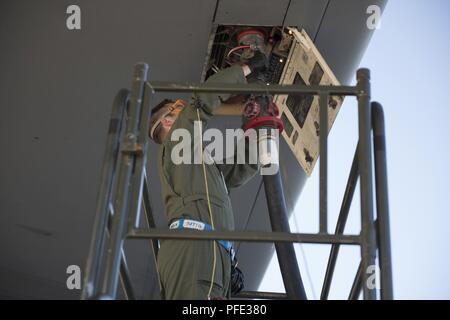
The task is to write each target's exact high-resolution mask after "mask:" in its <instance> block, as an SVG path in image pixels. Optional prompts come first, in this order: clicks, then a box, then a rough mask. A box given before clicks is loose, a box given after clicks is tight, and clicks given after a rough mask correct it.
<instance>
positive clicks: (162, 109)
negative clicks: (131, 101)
mask: <svg viewBox="0 0 450 320" xmlns="http://www.w3.org/2000/svg"><path fill="white" fill-rule="evenodd" d="M185 106H186V102H185V101H184V100H181V99H179V100H176V101H173V100H170V99H164V100H163V101H161V102H160V103H159V104H158V105H156V106H155V107H154V108H153V109H152V114H151V118H150V131H149V136H150V138H152V139H153V141H155V142H156V143H158V144H161V143H162V142H163V141H164V139H165V138H166V136H167V134H168V133H169V131H170V128H171V127H172V125H173V123H174V122H175V120H176V119H177V118H178V114H179V113H180V112H181V110H183V108H184V107H185Z"/></svg>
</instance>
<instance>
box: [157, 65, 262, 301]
mask: <svg viewBox="0 0 450 320" xmlns="http://www.w3.org/2000/svg"><path fill="white" fill-rule="evenodd" d="M207 82H208V83H211V82H221V83H246V78H245V76H244V73H243V70H242V67H241V66H239V65H234V66H232V67H229V68H227V69H224V70H222V71H220V72H218V73H216V74H215V75H213V76H211V77H210V78H209V79H208V80H207ZM229 96H230V95H229V94H220V95H218V94H209V93H208V94H201V93H198V94H194V95H193V99H192V100H193V101H192V102H191V103H190V104H189V105H188V106H187V107H185V108H184V109H183V110H182V111H181V112H180V114H179V116H178V118H177V119H176V121H175V122H174V124H173V125H172V128H171V129H170V131H169V134H168V136H167V138H166V139H165V140H164V141H163V142H162V144H161V145H160V146H159V150H158V171H159V175H160V180H161V187H162V195H163V201H164V204H165V213H166V216H167V219H168V222H169V225H170V223H171V222H173V221H175V220H178V219H180V218H185V219H192V220H197V221H201V222H204V223H208V224H210V225H212V223H211V221H210V220H211V219H210V215H209V211H208V202H207V197H206V188H205V181H204V173H203V167H202V164H194V163H193V160H194V158H193V157H194V156H193V153H194V152H195V150H194V121H197V120H198V118H197V111H196V110H197V108H198V110H199V114H200V119H201V121H202V128H203V130H205V129H206V124H207V121H208V120H209V119H210V118H211V116H212V114H213V111H214V109H215V108H216V107H217V106H219V105H220V104H221V100H226V99H228V98H229ZM196 125H197V126H198V123H197V124H196ZM180 128H183V129H186V130H188V131H189V132H190V134H191V137H192V139H191V143H192V144H191V150H192V154H191V160H192V163H191V164H174V163H173V161H172V160H171V152H172V149H173V147H174V146H175V145H176V144H177V143H179V141H171V139H170V137H171V134H172V132H173V131H174V130H176V129H180ZM247 145H248V144H247ZM197 152H198V150H197ZM224 153H225V152H224ZM234 163H235V164H225V162H224V163H223V164H217V163H212V164H206V163H205V167H206V177H207V181H208V190H209V198H210V203H211V211H212V216H213V220H214V227H215V230H218V231H230V230H234V217H233V211H232V207H231V201H230V197H229V194H228V189H229V188H234V187H238V186H240V185H242V184H244V183H246V182H247V181H248V180H249V179H250V178H251V177H253V176H254V175H255V174H256V172H257V171H258V165H257V164H247V163H246V164H236V162H234ZM213 245H215V246H216V267H215V277H214V282H213V289H212V293H211V297H212V298H214V297H229V294H230V292H229V286H230V276H231V260H230V255H229V253H228V251H227V250H226V249H225V248H224V247H223V246H222V245H220V244H219V243H217V242H215V241H201V240H200V241H199V240H162V241H161V242H160V249H159V253H158V259H157V264H158V271H159V275H160V280H161V284H162V287H163V298H165V299H206V298H207V297H208V291H209V288H210V283H211V276H212V268H213V253H214V252H213Z"/></svg>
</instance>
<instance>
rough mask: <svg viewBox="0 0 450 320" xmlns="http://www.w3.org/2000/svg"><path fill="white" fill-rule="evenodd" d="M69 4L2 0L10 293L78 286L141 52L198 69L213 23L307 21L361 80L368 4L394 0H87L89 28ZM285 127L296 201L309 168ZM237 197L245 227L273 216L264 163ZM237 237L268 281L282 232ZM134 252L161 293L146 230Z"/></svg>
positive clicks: (159, 73)
mask: <svg viewBox="0 0 450 320" xmlns="http://www.w3.org/2000/svg"><path fill="white" fill-rule="evenodd" d="M70 4H71V3H69V2H67V1H49V0H40V1H31V0H30V1H13V0H9V1H2V2H1V3H0V16H1V19H0V25H1V27H0V40H1V45H2V49H1V50H0V64H1V65H0V70H1V72H0V105H1V108H0V112H1V116H0V119H1V125H0V130H1V134H0V140H1V146H2V157H1V158H0V168H1V179H0V197H1V200H0V234H1V240H2V241H1V242H0V253H1V258H0V283H1V285H0V298H6V299H8V298H18V299H22V298H25V299H52V298H53V299H55V298H61V299H77V298H79V296H80V291H79V290H69V289H68V288H67V286H66V279H67V276H68V275H67V273H66V269H67V267H68V266H69V265H79V266H80V267H81V268H82V269H83V268H84V266H85V262H86V258H87V254H88V248H89V243H90V240H91V233H92V226H93V220H94V213H95V205H96V196H97V191H98V187H99V178H100V169H101V165H102V160H103V152H104V147H105V139H106V132H107V128H108V124H109V117H110V111H111V104H112V101H113V98H114V96H115V94H116V92H117V91H118V90H119V89H120V88H123V87H125V88H129V87H130V82H131V75H132V68H133V65H134V64H135V63H136V62H138V61H144V62H147V63H148V64H149V67H150V71H149V78H150V81H152V80H161V81H192V82H196V81H200V79H201V76H202V70H203V67H204V62H205V57H206V55H207V48H208V41H209V38H210V33H211V30H213V27H214V26H215V25H255V26H259V25H260V26H296V27H298V28H299V29H300V28H303V29H304V30H305V31H306V32H307V33H308V34H309V36H310V37H311V39H312V40H313V41H314V43H315V45H316V47H317V48H318V49H319V51H320V52H321V54H322V56H323V57H324V59H325V60H326V62H327V63H328V65H329V66H330V67H331V69H332V70H333V72H334V74H335V75H336V77H337V78H338V80H339V81H340V82H341V83H343V84H350V82H351V81H352V79H353V78H354V74H355V71H356V68H357V67H358V65H359V62H360V60H361V58H362V56H363V54H364V52H365V49H366V48H367V45H368V43H369V41H370V38H371V36H372V33H373V30H370V29H369V28H367V25H366V20H367V18H368V14H367V12H366V10H367V7H368V6H370V5H378V6H379V7H380V8H382V9H384V7H385V5H386V1H385V0H370V1H369V0H276V1H275V0H270V1H269V0H245V1H242V0H192V1H186V0H164V1H162V0H151V1H144V0H140V1H138V0H132V1H119V0H97V1H88V0H79V1H77V5H78V6H79V7H80V8H81V30H68V29H67V27H66V18H67V13H66V9H67V6H69V5H70ZM165 97H184V98H186V97H188V96H187V95H170V94H164V95H163V94H157V95H156V96H155V98H154V100H153V104H155V103H157V102H159V101H160V100H161V99H162V98H165ZM211 126H217V127H219V128H225V127H229V128H232V127H239V126H240V118H239V117H216V118H215V119H214V120H213V121H212V123H211ZM331 132H332V131H331ZM280 141H281V144H280V145H281V147H280V149H281V154H280V159H281V160H280V161H281V173H282V178H283V183H284V190H285V196H286V201H287V207H288V210H289V211H292V209H293V207H294V205H295V203H296V200H297V199H298V197H299V195H300V193H301V191H302V188H303V186H304V184H305V182H306V179H307V176H306V174H305V173H304V171H303V169H302V168H301V167H300V165H299V164H298V162H297V160H296V159H295V157H294V156H293V154H292V153H291V151H290V150H289V148H288V146H287V145H286V144H285V142H284V141H282V139H281V140H280ZM155 151H156V145H155V144H154V143H151V145H150V151H149V156H148V165H147V170H148V176H149V183H150V190H151V201H152V206H153V211H154V215H155V219H156V224H157V226H159V227H164V226H166V225H167V224H166V223H167V221H166V220H165V217H164V213H163V212H164V209H163V204H162V199H161V193H160V187H159V178H158V174H157V171H156V166H155V161H154V160H155V154H156V153H155ZM231 198H232V204H233V208H234V214H235V221H236V229H238V230H244V229H249V230H266V231H268V230H270V225H269V216H268V212H267V204H266V198H265V194H264V187H263V186H262V179H261V177H260V176H258V177H256V178H254V179H253V180H252V181H251V182H250V183H248V184H247V185H245V186H243V187H241V188H240V189H235V190H232V191H231ZM236 248H237V255H238V259H239V266H240V268H241V269H242V270H243V272H244V274H245V287H246V290H257V289H258V285H259V283H260V281H261V279H262V277H263V275H264V273H265V270H266V267H267V265H268V263H269V261H270V259H271V257H272V253H273V252H274V246H273V244H265V243H264V244H263V243H237V244H236ZM125 252H126V254H127V258H128V263H129V268H130V272H131V278H132V281H133V285H134V288H135V291H136V295H137V298H139V299H158V298H159V286H158V283H157V280H156V274H155V268H154V261H153V260H152V259H153V258H152V255H151V250H150V245H149V242H148V241H145V240H131V241H130V240H129V241H127V242H126V243H125ZM300 267H301V268H302V266H300ZM119 291H121V290H119Z"/></svg>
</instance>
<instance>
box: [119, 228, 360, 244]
mask: <svg viewBox="0 0 450 320" xmlns="http://www.w3.org/2000/svg"><path fill="white" fill-rule="evenodd" d="M127 237H128V238H134V239H179V240H180V239H186V240H229V241H246V242H301V243H322V244H333V243H339V244H349V245H359V244H360V237H359V236H357V235H334V234H321V233H317V234H316V233H314V234H309V233H287V232H268V231H197V230H167V229H161V228H155V229H152V230H151V231H150V230H147V229H143V230H141V229H134V230H131V231H130V232H129V233H128V235H127Z"/></svg>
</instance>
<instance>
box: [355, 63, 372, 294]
mask: <svg viewBox="0 0 450 320" xmlns="http://www.w3.org/2000/svg"><path fill="white" fill-rule="evenodd" d="M356 77H357V89H358V95H357V97H358V122H359V126H358V127H359V128H358V129H359V149H358V152H359V155H358V158H359V159H358V162H359V175H360V192H361V260H362V277H361V281H362V287H363V293H364V299H365V300H375V299H376V298H377V292H376V282H375V281H374V279H375V274H376V265H375V255H376V238H375V228H374V216H373V193H372V192H373V189H372V188H373V187H372V147H371V146H372V143H371V142H372V139H371V133H372V120H371V119H372V117H371V109H370V107H371V106H370V71H369V70H368V69H359V70H358V71H357V76H356Z"/></svg>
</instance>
